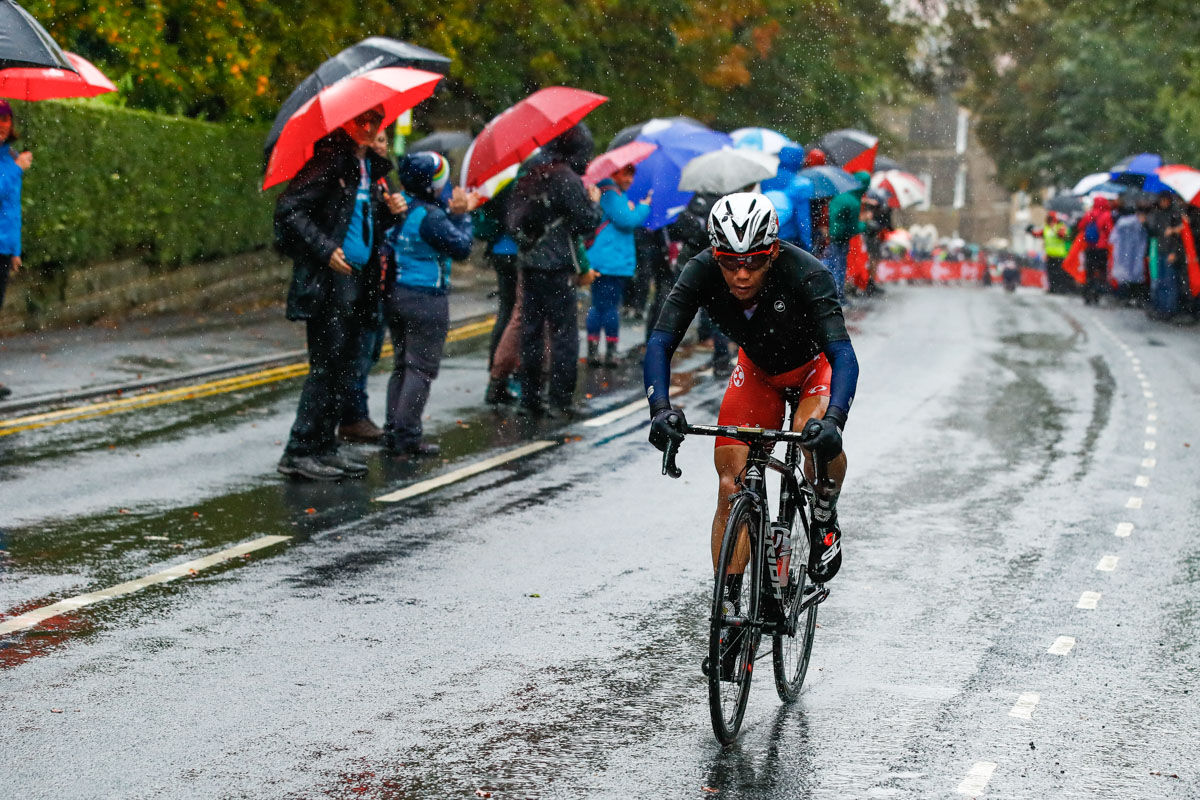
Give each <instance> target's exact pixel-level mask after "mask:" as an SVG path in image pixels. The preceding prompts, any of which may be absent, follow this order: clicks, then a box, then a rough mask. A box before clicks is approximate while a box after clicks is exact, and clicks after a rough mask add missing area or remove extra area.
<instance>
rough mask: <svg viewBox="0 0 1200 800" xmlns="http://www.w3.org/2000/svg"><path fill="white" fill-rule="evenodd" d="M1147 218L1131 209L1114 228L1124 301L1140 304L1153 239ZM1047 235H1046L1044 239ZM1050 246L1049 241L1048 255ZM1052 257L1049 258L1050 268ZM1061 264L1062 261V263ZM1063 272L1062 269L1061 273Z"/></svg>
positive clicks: (1115, 261)
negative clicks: (1147, 228)
mask: <svg viewBox="0 0 1200 800" xmlns="http://www.w3.org/2000/svg"><path fill="white" fill-rule="evenodd" d="M1145 223H1146V215H1145V214H1144V213H1142V212H1141V211H1134V210H1130V211H1129V213H1125V214H1122V215H1121V217H1120V219H1118V220H1117V222H1116V224H1115V225H1113V231H1112V236H1111V237H1110V240H1111V242H1112V262H1113V266H1112V275H1113V280H1114V281H1116V282H1117V286H1118V290H1119V291H1120V293H1121V295H1122V297H1123V298H1125V299H1127V300H1132V301H1136V300H1139V299H1141V297H1142V296H1143V294H1144V293H1143V291H1142V287H1143V286H1144V284H1145V280H1146V252H1147V249H1148V248H1149V243H1150V242H1149V237H1148V236H1147V235H1146V224H1145ZM1044 235H1045V234H1044V233H1043V236H1044ZM1048 249H1049V243H1048V242H1047V252H1048ZM1049 260H1050V258H1049V256H1047V258H1046V261H1047V268H1049V264H1048V262H1049ZM1059 263H1060V264H1061V262H1059ZM1059 271H1061V268H1060V270H1059Z"/></svg>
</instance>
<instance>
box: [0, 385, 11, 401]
mask: <svg viewBox="0 0 1200 800" xmlns="http://www.w3.org/2000/svg"><path fill="white" fill-rule="evenodd" d="M11 394H12V389H10V388H8V387H7V386H5V385H4V384H3V383H0V400H3V399H5V398H6V397H8V396H9V395H11Z"/></svg>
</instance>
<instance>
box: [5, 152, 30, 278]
mask: <svg viewBox="0 0 1200 800" xmlns="http://www.w3.org/2000/svg"><path fill="white" fill-rule="evenodd" d="M24 181H25V170H23V169H21V168H20V167H19V166H17V162H16V159H15V158H14V156H13V151H12V148H11V147H8V146H2V147H0V256H19V255H21V184H22V183H24Z"/></svg>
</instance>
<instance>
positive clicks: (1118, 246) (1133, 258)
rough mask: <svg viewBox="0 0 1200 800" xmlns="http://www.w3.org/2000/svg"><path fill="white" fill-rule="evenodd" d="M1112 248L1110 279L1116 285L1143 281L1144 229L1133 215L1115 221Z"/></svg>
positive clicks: (1145, 240)
mask: <svg viewBox="0 0 1200 800" xmlns="http://www.w3.org/2000/svg"><path fill="white" fill-rule="evenodd" d="M1110 238H1111V241H1112V247H1113V266H1112V277H1113V280H1115V281H1116V282H1117V283H1142V282H1144V281H1145V263H1146V248H1147V245H1148V243H1149V236H1147V235H1146V228H1145V226H1144V225H1142V223H1141V222H1140V221H1139V220H1138V218H1137V217H1136V216H1135V215H1133V214H1128V215H1126V216H1123V217H1121V219H1119V220H1117V224H1116V225H1115V226H1113V232H1112V236H1111V237H1110Z"/></svg>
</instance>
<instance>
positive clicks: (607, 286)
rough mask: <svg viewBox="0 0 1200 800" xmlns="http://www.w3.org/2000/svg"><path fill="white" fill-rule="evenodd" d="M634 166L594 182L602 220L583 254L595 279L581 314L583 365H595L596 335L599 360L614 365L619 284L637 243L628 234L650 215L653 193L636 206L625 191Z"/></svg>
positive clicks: (628, 274)
mask: <svg viewBox="0 0 1200 800" xmlns="http://www.w3.org/2000/svg"><path fill="white" fill-rule="evenodd" d="M635 173H636V167H634V166H633V165H632V164H630V165H628V166H626V167H625V168H624V169H621V170H620V171H618V172H617V173H616V174H614V175H613V176H612V177H611V178H605V179H604V180H602V181H600V183H598V184H597V188H598V189H600V191H601V195H600V210H601V211H602V212H604V219H603V221H602V222H601V223H600V227H598V228H597V229H596V236H595V239H594V240H593V242H592V245H591V247H589V248H588V251H587V257H588V262H589V263H590V264H591V267H592V269H593V270H595V271H596V274H597V277H596V280H595V281H594V282H593V283H592V305H591V308H589V309H588V313H587V323H586V326H587V361H588V365H589V366H593V367H596V366H599V365H600V334H601V332H603V333H604V338H605V350H604V363H605V364H606V365H607V366H610V367H615V366H616V365H617V364H618V363H619V359H618V356H617V340H618V337H619V336H620V325H621V303H622V302H623V301H624V299H625V286H626V285H627V284H628V283H629V279H630V278H632V277H633V273H634V270H635V269H636V268H637V246H636V244H635V243H634V240H633V234H634V232H635V231H637V229H638V228H640V227H642V225H643V224H644V223H645V222H646V218H647V217H648V216H650V201H651V198H652V196H653V194H654V193H653V192H648V193H647V194H646V196H645V197H644V198H643V199H642V201H641V202H640V203H638V204H637V205H636V206H635V205H634V204H633V203H631V202H630V200H629V198H628V196H626V194H625V193H626V192H627V191H629V187H630V185H631V184H632V183H633V176H634V174H635Z"/></svg>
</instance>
